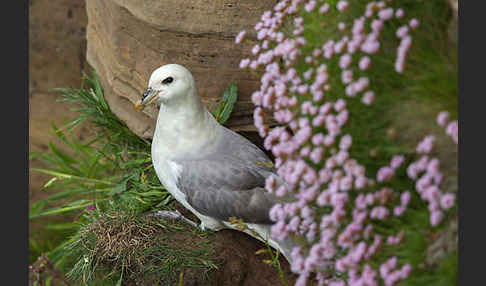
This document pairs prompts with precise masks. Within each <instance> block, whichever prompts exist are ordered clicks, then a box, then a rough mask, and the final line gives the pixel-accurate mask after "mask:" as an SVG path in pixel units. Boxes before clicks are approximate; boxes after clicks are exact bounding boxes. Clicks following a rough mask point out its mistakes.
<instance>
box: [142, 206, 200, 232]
mask: <svg viewBox="0 0 486 286" xmlns="http://www.w3.org/2000/svg"><path fill="white" fill-rule="evenodd" d="M149 216H154V217H157V218H162V219H168V218H169V219H179V220H182V221H184V222H186V223H188V224H190V225H192V226H193V227H196V228H197V227H198V225H197V224H196V223H195V222H193V221H192V220H190V219H188V218H186V217H185V216H183V215H182V214H181V213H180V212H179V211H178V210H175V211H157V212H155V213H152V214H149Z"/></svg>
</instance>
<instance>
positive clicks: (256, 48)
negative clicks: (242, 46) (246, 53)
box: [251, 45, 260, 55]
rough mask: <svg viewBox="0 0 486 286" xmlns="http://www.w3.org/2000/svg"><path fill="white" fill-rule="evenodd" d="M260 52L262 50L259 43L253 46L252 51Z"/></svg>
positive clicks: (253, 52) (254, 52)
mask: <svg viewBox="0 0 486 286" xmlns="http://www.w3.org/2000/svg"><path fill="white" fill-rule="evenodd" d="M258 52H260V46H259V45H255V46H253V48H252V49H251V53H252V54H254V55H256V54H258Z"/></svg>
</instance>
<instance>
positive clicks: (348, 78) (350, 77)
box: [341, 70, 353, 84]
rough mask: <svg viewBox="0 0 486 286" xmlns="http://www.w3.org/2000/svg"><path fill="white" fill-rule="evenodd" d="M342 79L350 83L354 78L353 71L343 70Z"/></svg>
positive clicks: (345, 82)
mask: <svg viewBox="0 0 486 286" xmlns="http://www.w3.org/2000/svg"><path fill="white" fill-rule="evenodd" d="M341 80H342V82H343V83H344V84H348V83H350V82H351V81H352V80H353V72H352V71H351V70H343V71H342V73H341Z"/></svg>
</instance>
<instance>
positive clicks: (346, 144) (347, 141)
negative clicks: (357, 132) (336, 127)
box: [339, 135, 352, 150]
mask: <svg viewBox="0 0 486 286" xmlns="http://www.w3.org/2000/svg"><path fill="white" fill-rule="evenodd" d="M351 144H352V137H351V135H344V136H343V137H341V141H340V142H339V149H341V150H348V149H349V148H350V147H351Z"/></svg>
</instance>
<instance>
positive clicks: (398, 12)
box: [395, 8, 405, 18]
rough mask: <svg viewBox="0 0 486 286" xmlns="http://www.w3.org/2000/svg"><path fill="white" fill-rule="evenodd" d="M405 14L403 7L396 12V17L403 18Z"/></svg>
mask: <svg viewBox="0 0 486 286" xmlns="http://www.w3.org/2000/svg"><path fill="white" fill-rule="evenodd" d="M403 16H405V11H403V9H402V8H400V9H398V10H397V11H396V12H395V17H397V18H402V17H403Z"/></svg>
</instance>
